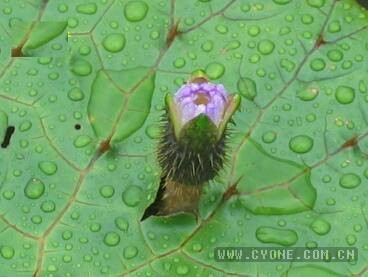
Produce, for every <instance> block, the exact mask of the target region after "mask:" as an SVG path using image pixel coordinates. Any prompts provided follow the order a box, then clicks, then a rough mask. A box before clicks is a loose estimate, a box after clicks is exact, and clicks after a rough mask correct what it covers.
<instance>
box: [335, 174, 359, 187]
mask: <svg viewBox="0 0 368 277" xmlns="http://www.w3.org/2000/svg"><path fill="white" fill-rule="evenodd" d="M361 181H362V180H361V178H360V177H359V175H357V174H355V173H346V174H344V175H342V176H341V177H340V181H339V184H340V186H341V187H343V188H346V189H353V188H356V187H357V186H359V185H360V183H361Z"/></svg>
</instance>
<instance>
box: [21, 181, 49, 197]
mask: <svg viewBox="0 0 368 277" xmlns="http://www.w3.org/2000/svg"><path fill="white" fill-rule="evenodd" d="M44 192H45V185H44V183H43V182H42V181H41V180H39V179H36V178H32V179H31V180H29V181H28V183H27V185H26V187H25V188H24V195H25V196H26V197H28V198H31V199H37V198H40V197H41V196H42V195H43V193H44Z"/></svg>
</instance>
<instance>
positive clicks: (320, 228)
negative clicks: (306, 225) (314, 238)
mask: <svg viewBox="0 0 368 277" xmlns="http://www.w3.org/2000/svg"><path fill="white" fill-rule="evenodd" d="M310 228H311V229H312V230H313V231H314V232H315V233H316V234H318V235H321V236H322V235H326V234H327V233H328V232H330V230H331V225H330V223H329V222H327V221H326V220H324V219H316V220H314V221H313V222H312V223H311V225H310Z"/></svg>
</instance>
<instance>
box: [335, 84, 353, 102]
mask: <svg viewBox="0 0 368 277" xmlns="http://www.w3.org/2000/svg"><path fill="white" fill-rule="evenodd" d="M335 98H336V100H337V101H338V102H339V103H340V104H350V103H352V102H353V101H354V98H355V91H354V89H353V88H351V87H348V86H339V87H338V88H337V89H336V92H335Z"/></svg>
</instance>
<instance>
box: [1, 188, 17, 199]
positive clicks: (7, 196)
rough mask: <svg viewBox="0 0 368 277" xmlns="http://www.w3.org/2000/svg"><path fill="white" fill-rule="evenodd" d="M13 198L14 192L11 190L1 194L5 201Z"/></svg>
mask: <svg viewBox="0 0 368 277" xmlns="http://www.w3.org/2000/svg"><path fill="white" fill-rule="evenodd" d="M14 196H15V192H14V191H12V190H5V191H4V192H3V197H4V198H5V199H6V200H11V199H13V198H14Z"/></svg>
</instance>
